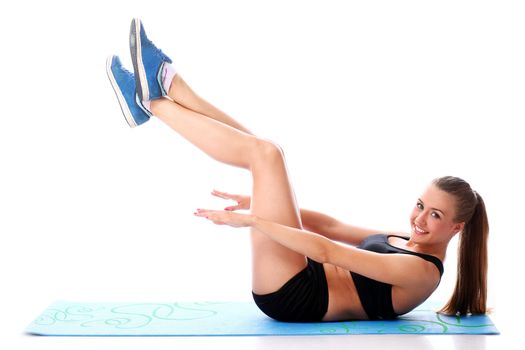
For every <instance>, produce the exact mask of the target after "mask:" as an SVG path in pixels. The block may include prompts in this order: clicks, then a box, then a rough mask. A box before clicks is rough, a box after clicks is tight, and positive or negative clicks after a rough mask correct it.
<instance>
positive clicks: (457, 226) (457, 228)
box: [452, 222, 465, 235]
mask: <svg viewBox="0 0 525 350" xmlns="http://www.w3.org/2000/svg"><path fill="white" fill-rule="evenodd" d="M464 228H465V223H464V222H459V223H457V224H454V226H453V227H452V232H453V233H454V235H456V234H458V233H459V232H461V231H463V229H464Z"/></svg>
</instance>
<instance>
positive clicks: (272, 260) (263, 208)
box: [251, 141, 307, 294]
mask: <svg viewBox="0 0 525 350" xmlns="http://www.w3.org/2000/svg"><path fill="white" fill-rule="evenodd" d="M251 171H252V176H253V193H252V203H251V209H252V214H253V215H256V216H259V217H261V218H264V219H266V220H271V221H273V222H277V223H280V224H283V225H287V226H290V227H295V228H302V225H301V218H300V211H299V208H298V206H297V202H296V199H295V194H294V191H293V188H292V185H291V183H290V179H289V176H288V170H287V166H286V161H285V158H284V154H283V152H282V150H281V148H280V147H279V146H277V145H275V144H273V143H271V142H269V141H263V143H262V145H261V147H260V149H259V151H258V154H257V161H254V162H253V164H252V168H251ZM251 240H252V259H253V265H252V266H253V283H252V287H253V292H254V293H257V294H266V293H271V292H274V291H276V290H278V289H279V288H280V287H281V286H282V285H283V284H284V283H286V282H287V281H288V280H289V279H290V278H292V277H293V276H295V275H296V274H297V273H298V272H300V271H301V270H303V269H304V268H305V267H306V265H307V261H306V257H305V256H304V255H302V254H299V253H297V252H295V251H293V250H291V249H289V248H286V247H284V246H282V245H281V244H279V243H277V242H275V241H273V240H272V239H270V238H269V237H267V236H266V235H264V234H263V233H261V232H258V231H257V230H255V229H252V231H251Z"/></svg>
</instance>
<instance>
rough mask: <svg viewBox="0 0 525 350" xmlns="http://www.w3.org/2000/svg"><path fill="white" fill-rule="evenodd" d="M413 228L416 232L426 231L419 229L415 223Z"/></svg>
mask: <svg viewBox="0 0 525 350" xmlns="http://www.w3.org/2000/svg"><path fill="white" fill-rule="evenodd" d="M414 229H415V230H416V232H418V233H426V231H424V230H422V229H420V228H419V227H417V226H416V225H414Z"/></svg>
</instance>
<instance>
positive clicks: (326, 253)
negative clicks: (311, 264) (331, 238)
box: [312, 244, 332, 264]
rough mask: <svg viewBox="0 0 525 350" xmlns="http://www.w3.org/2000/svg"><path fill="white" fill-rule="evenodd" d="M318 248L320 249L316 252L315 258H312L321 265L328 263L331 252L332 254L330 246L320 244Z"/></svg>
mask: <svg viewBox="0 0 525 350" xmlns="http://www.w3.org/2000/svg"><path fill="white" fill-rule="evenodd" d="M319 248H320V249H319V251H318V252H317V254H316V256H315V257H312V258H313V259H314V260H315V261H317V262H318V263H321V264H327V263H330V261H331V252H332V249H330V246H329V245H328V244H322V245H321V246H320V247H319Z"/></svg>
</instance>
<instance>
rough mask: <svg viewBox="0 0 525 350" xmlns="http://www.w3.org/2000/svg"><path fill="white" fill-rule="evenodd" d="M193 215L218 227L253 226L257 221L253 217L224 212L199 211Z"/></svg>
mask: <svg viewBox="0 0 525 350" xmlns="http://www.w3.org/2000/svg"><path fill="white" fill-rule="evenodd" d="M193 214H194V215H195V216H199V217H202V218H206V219H208V220H210V221H212V222H213V223H214V224H216V225H229V226H231V227H247V226H251V225H252V224H253V222H254V219H255V217H254V216H253V215H248V214H239V213H233V212H231V211H224V210H209V209H197V211H196V212H195V213H193Z"/></svg>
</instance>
